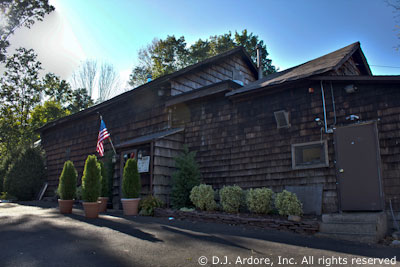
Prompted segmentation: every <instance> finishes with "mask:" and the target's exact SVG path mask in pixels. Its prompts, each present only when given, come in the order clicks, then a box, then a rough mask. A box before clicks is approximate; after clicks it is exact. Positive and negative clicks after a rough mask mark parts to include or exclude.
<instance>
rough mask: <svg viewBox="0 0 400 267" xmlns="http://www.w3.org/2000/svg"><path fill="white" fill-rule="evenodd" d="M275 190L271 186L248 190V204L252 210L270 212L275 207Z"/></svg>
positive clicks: (263, 212)
mask: <svg viewBox="0 0 400 267" xmlns="http://www.w3.org/2000/svg"><path fill="white" fill-rule="evenodd" d="M273 197H274V192H273V191H272V190H271V189H269V188H256V189H250V190H248V192H247V196H246V204H247V208H248V209H249V211H250V212H254V213H261V214H268V213H270V212H271V211H272V209H273Z"/></svg>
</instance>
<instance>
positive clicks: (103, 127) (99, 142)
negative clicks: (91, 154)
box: [96, 120, 110, 157]
mask: <svg viewBox="0 0 400 267" xmlns="http://www.w3.org/2000/svg"><path fill="white" fill-rule="evenodd" d="M109 137H110V134H109V133H108V131H107V128H106V124H105V123H104V121H103V120H101V123H100V131H99V137H98V138H97V148H96V151H97V152H99V155H100V157H102V156H104V146H103V141H104V140H106V139H107V138H109Z"/></svg>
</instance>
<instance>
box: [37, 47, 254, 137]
mask: <svg viewBox="0 0 400 267" xmlns="http://www.w3.org/2000/svg"><path fill="white" fill-rule="evenodd" d="M232 55H239V56H241V57H242V58H243V59H244V62H245V63H246V64H247V65H248V67H249V69H250V71H251V72H253V73H254V75H256V76H257V74H258V71H257V67H256V66H255V64H254V62H253V60H252V59H251V57H250V55H249V54H248V53H247V52H246V50H245V49H244V47H242V46H238V47H236V48H234V49H231V50H228V51H226V52H224V53H221V54H218V55H216V56H213V57H210V58H208V59H205V60H203V61H201V62H199V63H196V64H193V65H190V66H188V67H185V68H183V69H181V70H178V71H176V72H173V73H170V74H167V75H164V76H161V77H159V78H157V79H154V80H152V81H150V82H147V83H145V84H143V85H140V86H138V87H136V88H134V89H132V90H130V91H127V92H125V93H122V94H120V95H117V96H115V97H113V98H111V99H109V100H107V101H104V102H102V103H100V104H97V105H94V106H91V107H89V108H87V109H84V110H82V111H79V112H77V113H74V114H72V115H69V116H66V117H63V118H60V119H58V120H55V121H52V122H49V123H47V124H45V125H44V126H42V127H41V128H38V129H36V131H37V132H43V131H44V130H47V129H49V128H52V127H54V126H56V125H59V124H61V123H63V122H66V121H71V120H74V119H78V118H80V117H82V116H84V115H88V114H92V113H95V112H98V111H99V110H100V109H102V108H104V107H107V106H110V105H112V104H115V103H117V102H119V101H121V100H122V99H125V98H126V97H129V96H131V95H134V94H137V93H139V92H143V90H146V89H147V90H149V89H150V88H155V87H156V86H160V85H163V84H165V83H166V82H169V81H170V80H171V79H174V78H176V77H179V76H181V75H185V74H187V73H189V72H190V71H194V70H196V69H199V68H202V67H206V66H209V65H211V64H214V63H216V62H218V61H219V60H223V59H225V58H227V57H230V56H232Z"/></svg>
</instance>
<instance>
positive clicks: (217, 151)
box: [173, 82, 400, 213]
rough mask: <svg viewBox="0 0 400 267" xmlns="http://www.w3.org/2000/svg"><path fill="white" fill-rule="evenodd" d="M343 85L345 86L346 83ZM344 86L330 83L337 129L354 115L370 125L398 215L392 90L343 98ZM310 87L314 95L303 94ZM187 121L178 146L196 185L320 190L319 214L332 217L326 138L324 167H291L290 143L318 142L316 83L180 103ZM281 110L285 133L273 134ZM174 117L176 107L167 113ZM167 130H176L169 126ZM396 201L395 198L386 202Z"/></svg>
mask: <svg viewBox="0 0 400 267" xmlns="http://www.w3.org/2000/svg"><path fill="white" fill-rule="evenodd" d="M346 84H348V83H346ZM346 84H344V83H342V84H340V83H338V82H335V83H334V84H333V88H334V94H335V102H336V113H337V125H338V126H340V125H346V124H348V123H349V122H348V121H346V120H345V117H346V116H348V115H350V114H354V115H358V116H360V118H361V120H364V121H368V120H377V119H378V118H380V122H379V123H378V131H379V139H380V140H379V141H380V147H381V158H382V172H383V186H384V193H385V197H386V207H388V200H389V198H392V202H393V205H394V209H395V210H400V202H399V200H400V199H399V197H400V195H399V192H400V179H399V176H400V164H399V163H400V162H399V161H400V154H399V152H400V149H399V147H400V146H399V143H400V122H399V121H400V107H399V104H398V103H400V92H399V91H398V90H396V89H398V88H396V86H390V85H378V84H376V85H374V84H370V85H366V84H362V85H358V87H359V92H357V93H354V94H346V93H345V92H344V90H343V89H342V88H343V87H344V86H345V85H346ZM310 86H311V87H313V88H314V89H315V92H314V93H312V94H309V93H308V88H309V87H310ZM324 89H325V96H326V106H327V112H328V114H327V118H328V125H329V126H331V125H332V124H333V111H332V101H331V93H330V83H328V82H324ZM186 105H187V109H189V110H190V121H187V122H185V123H184V126H185V143H186V144H188V145H189V148H190V149H191V150H196V151H198V152H197V160H198V163H199V165H200V167H201V172H202V176H203V179H204V182H205V183H207V184H212V185H213V186H214V188H221V187H222V186H223V185H233V184H237V185H239V186H241V187H243V188H251V187H263V186H266V187H270V188H272V189H274V190H275V191H280V190H282V189H284V187H285V186H287V185H309V184H322V185H323V205H322V208H323V212H324V213H327V212H336V211H337V210H338V206H337V205H338V203H337V186H336V174H335V166H334V158H335V154H334V153H335V151H334V145H333V134H325V133H323V135H322V139H323V140H328V153H329V167H323V168H315V169H303V170H293V169H292V159H291V158H292V156H291V144H296V143H304V142H311V141H319V140H320V138H321V131H320V129H321V127H320V126H318V125H317V123H316V122H315V118H316V117H319V118H321V119H322V120H323V108H322V99H321V90H320V85H319V82H314V83H310V84H303V85H300V84H298V86H296V88H288V89H287V90H285V91H282V92H279V93H275V94H270V95H264V96H262V95H260V94H254V97H251V98H250V97H248V98H241V99H240V98H237V99H235V100H234V101H233V102H232V101H231V100H229V99H227V98H225V97H223V96H222V97H218V98H217V97H216V98H213V99H207V100H198V101H195V102H191V103H186ZM283 109H284V110H287V111H289V118H290V124H291V127H290V128H287V129H285V128H283V129H277V127H276V122H275V118H274V111H278V110H283ZM177 114H179V109H177V110H176V111H175V113H174V114H173V115H174V116H173V117H174V118H175V117H176V115H177ZM174 123H175V124H177V125H179V124H181V123H180V122H179V121H174ZM394 197H397V199H394Z"/></svg>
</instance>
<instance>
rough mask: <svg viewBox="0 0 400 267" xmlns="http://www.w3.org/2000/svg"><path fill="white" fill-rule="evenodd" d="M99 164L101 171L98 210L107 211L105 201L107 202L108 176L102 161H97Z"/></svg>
mask: <svg viewBox="0 0 400 267" xmlns="http://www.w3.org/2000/svg"><path fill="white" fill-rule="evenodd" d="M99 164H100V170H101V171H100V173H101V190H100V197H99V199H98V200H99V212H106V211H107V202H108V176H107V172H106V169H105V167H104V163H103V162H102V161H99Z"/></svg>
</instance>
